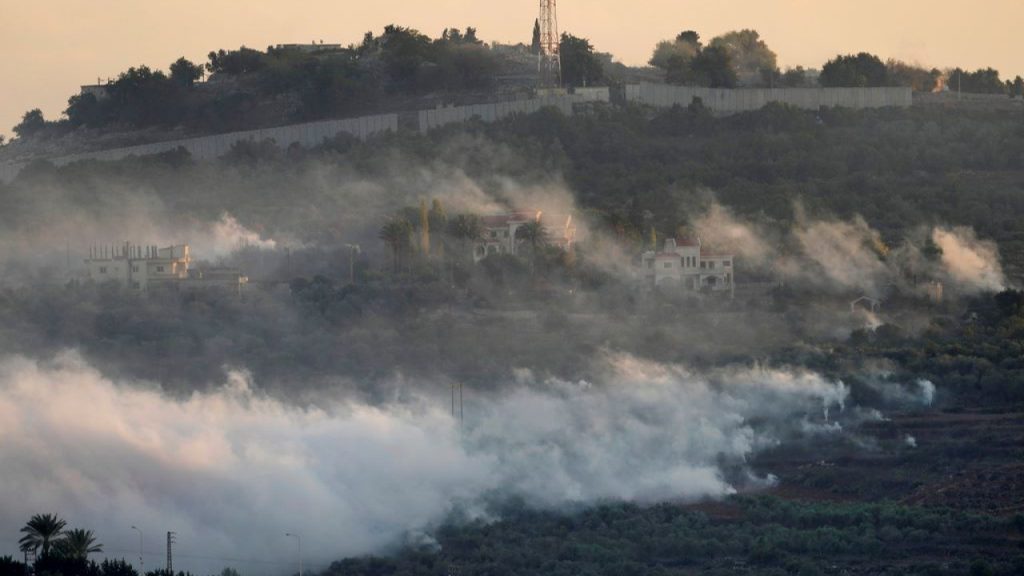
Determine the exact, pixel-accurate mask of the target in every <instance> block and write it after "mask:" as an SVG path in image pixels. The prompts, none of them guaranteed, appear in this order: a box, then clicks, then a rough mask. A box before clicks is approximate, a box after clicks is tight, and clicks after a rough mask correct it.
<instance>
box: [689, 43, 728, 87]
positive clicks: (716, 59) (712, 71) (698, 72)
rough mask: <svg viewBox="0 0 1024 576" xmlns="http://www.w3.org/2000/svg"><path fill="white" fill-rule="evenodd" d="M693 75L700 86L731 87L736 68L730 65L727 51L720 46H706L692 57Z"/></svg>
mask: <svg viewBox="0 0 1024 576" xmlns="http://www.w3.org/2000/svg"><path fill="white" fill-rule="evenodd" d="M692 68H693V77H694V80H695V82H697V84H698V85H700V86H710V87H712V88H733V87H735V86H736V70H735V69H734V68H733V66H732V58H730V56H729V52H728V51H726V50H725V49H724V48H722V47H721V46H708V47H707V48H705V49H703V50H701V51H700V54H698V55H697V57H696V58H694V59H693V64H692Z"/></svg>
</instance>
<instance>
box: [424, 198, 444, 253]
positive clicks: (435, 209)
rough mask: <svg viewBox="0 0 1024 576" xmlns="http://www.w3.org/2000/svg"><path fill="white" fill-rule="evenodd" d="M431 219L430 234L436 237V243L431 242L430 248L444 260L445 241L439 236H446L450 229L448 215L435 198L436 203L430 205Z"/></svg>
mask: <svg viewBox="0 0 1024 576" xmlns="http://www.w3.org/2000/svg"><path fill="white" fill-rule="evenodd" d="M429 219H430V233H431V234H433V235H434V241H432V242H431V244H430V246H431V248H433V249H434V251H435V252H436V253H437V255H438V256H439V257H441V258H444V240H443V239H442V238H439V237H438V236H440V235H441V234H444V232H445V230H446V229H447V228H448V214H447V213H446V212H445V211H444V206H443V205H442V204H441V201H440V200H439V199H437V198H434V201H433V202H431V204H430V214H429Z"/></svg>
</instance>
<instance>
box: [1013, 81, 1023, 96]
mask: <svg viewBox="0 0 1024 576" xmlns="http://www.w3.org/2000/svg"><path fill="white" fill-rule="evenodd" d="M1010 96H1014V97H1021V96H1024V78H1021V77H1020V76H1017V77H1016V78H1014V79H1013V84H1012V85H1011V88H1010Z"/></svg>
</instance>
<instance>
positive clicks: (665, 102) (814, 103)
mask: <svg viewBox="0 0 1024 576" xmlns="http://www.w3.org/2000/svg"><path fill="white" fill-rule="evenodd" d="M694 97H697V98H700V99H701V100H703V101H704V105H705V106H707V107H708V108H710V109H711V111H712V112H714V113H716V114H735V113H737V112H746V111H750V110H758V109H760V108H762V107H764V106H765V105H766V104H768V103H769V102H782V103H785V104H789V105H791V106H796V107H797V108H803V109H805V110H818V109H820V108H822V107H826V108H832V107H843V108H883V107H887V106H899V107H908V106H910V105H911V104H912V103H913V102H912V99H911V89H910V88H902V87H893V88H775V89H771V88H749V89H736V90H733V89H728V88H701V87H696V86H672V85H668V84H647V83H644V84H630V85H628V86H626V99H627V100H629V101H630V102H636V103H639V104H646V105H648V106H654V107H655V108H669V107H671V106H674V105H677V104H678V105H680V106H687V105H689V104H690V103H691V102H693V99H694Z"/></svg>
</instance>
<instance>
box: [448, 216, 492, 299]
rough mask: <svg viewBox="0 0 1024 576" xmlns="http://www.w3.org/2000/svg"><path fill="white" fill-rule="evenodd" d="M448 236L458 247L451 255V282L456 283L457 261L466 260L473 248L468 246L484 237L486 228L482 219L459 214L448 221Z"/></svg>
mask: <svg viewBox="0 0 1024 576" xmlns="http://www.w3.org/2000/svg"><path fill="white" fill-rule="evenodd" d="M447 233H448V236H451V237H452V239H454V240H455V243H456V245H458V250H456V253H455V254H449V258H450V259H451V282H452V284H454V283H455V260H456V259H461V258H465V257H466V254H467V253H469V252H470V251H471V250H472V248H469V249H468V250H467V248H468V245H470V244H472V243H474V242H476V241H478V240H480V239H481V238H483V237H484V226H483V224H482V223H481V222H480V218H479V217H477V216H476V215H473V214H459V215H457V216H455V217H454V218H452V219H451V220H449V221H448V230H447Z"/></svg>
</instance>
